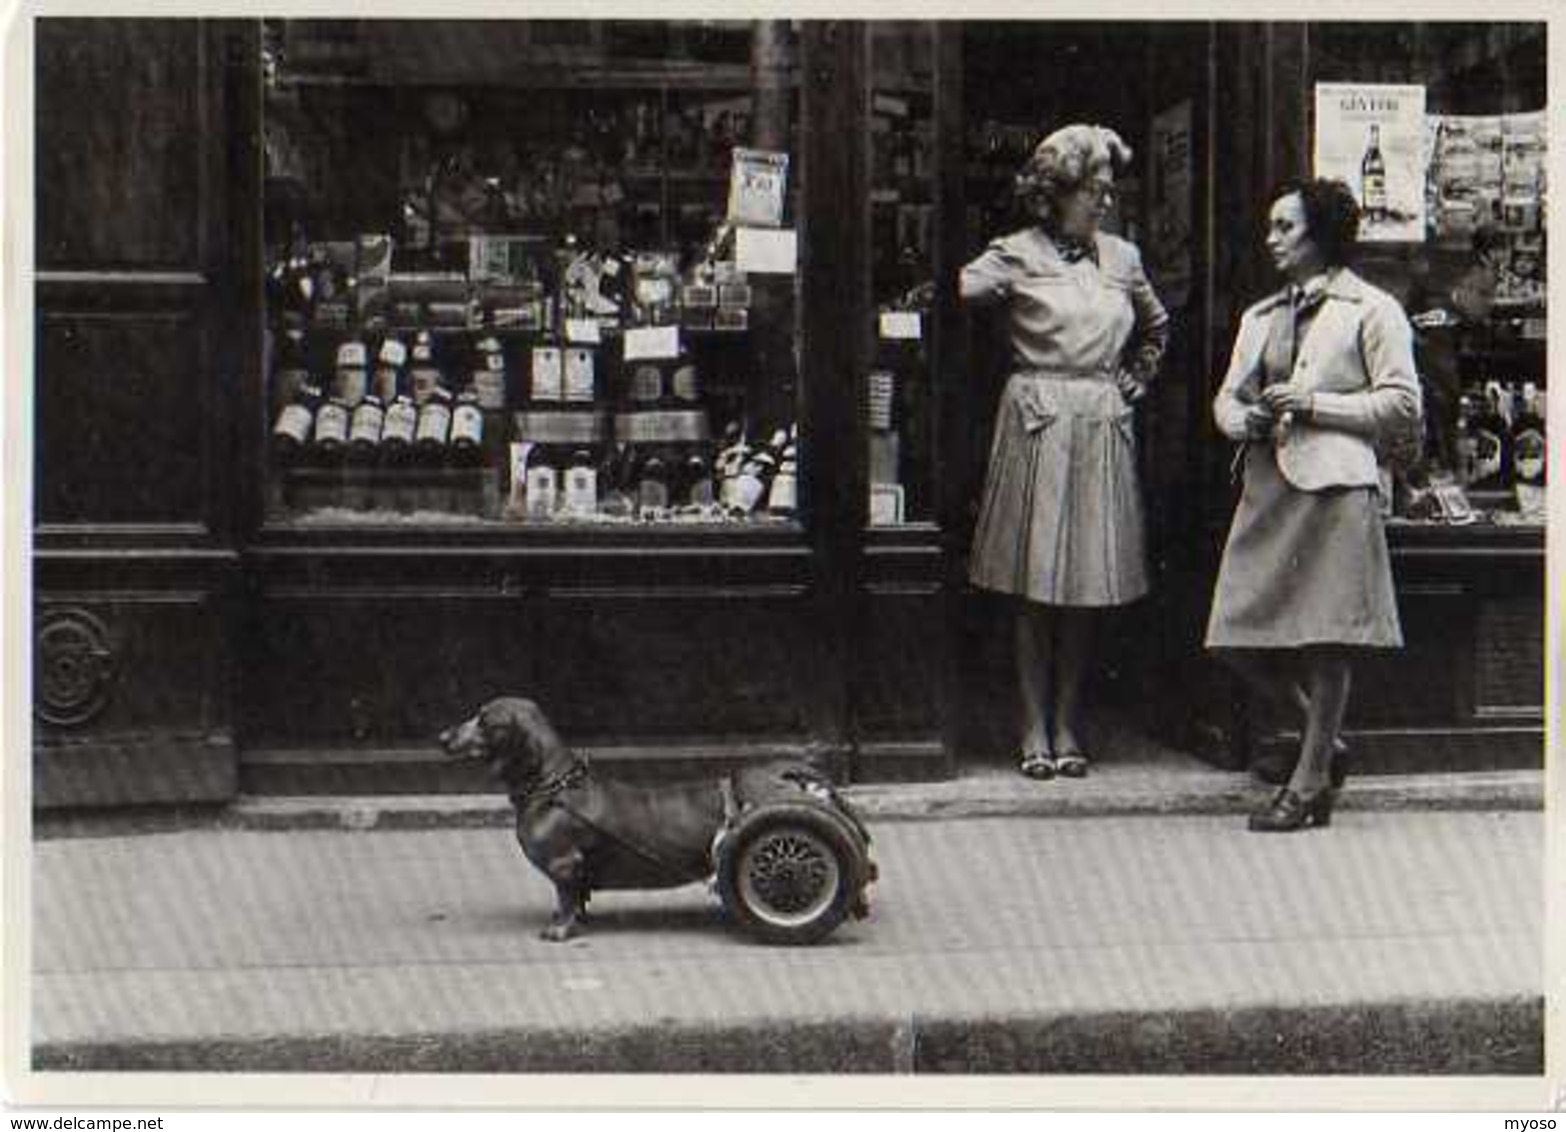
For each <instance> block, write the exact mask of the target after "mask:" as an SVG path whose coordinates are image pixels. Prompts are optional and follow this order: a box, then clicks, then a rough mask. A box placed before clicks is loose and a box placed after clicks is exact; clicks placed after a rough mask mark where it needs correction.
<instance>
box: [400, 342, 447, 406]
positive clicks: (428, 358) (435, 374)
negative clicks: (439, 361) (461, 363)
mask: <svg viewBox="0 0 1566 1132" xmlns="http://www.w3.org/2000/svg"><path fill="white" fill-rule="evenodd" d="M441 385H442V380H441V372H440V367H439V366H438V365H436V364H435V344H434V342H433V341H431V339H430V332H429V331H428V330H421V331H419V335H418V337H417V338H416V339H414V343H413V360H412V361H411V362H410V363H409V366H408V389H409V392H410V393H411V394H412V396H413V403H414V404H415V405H418V406H420V407H421V408H422V407H423V405H424V403H425V402H426V401H428V400H429V398H430V395H431V394H432V393H434V391H435V390H436V389H437V388H439V387H440V386H441Z"/></svg>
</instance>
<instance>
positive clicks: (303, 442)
mask: <svg viewBox="0 0 1566 1132" xmlns="http://www.w3.org/2000/svg"><path fill="white" fill-rule="evenodd" d="M320 404H321V387H320V386H318V385H316V384H315V383H314V382H313V381H311V380H310V375H309V374H308V373H306V374H305V376H304V379H303V380H302V381H300V382H299V383H298V384H297V385H295V386H294V392H293V396H292V397H290V398H289V400H288V402H287V403H286V404H285V405H284V406H283V408H282V411H280V412H279V413H278V414H277V421H276V423H275V424H273V425H272V455H273V458H274V459H276V460H277V462H278V463H279V464H299V463H302V462H303V461H304V459H305V453H306V450H307V448H308V446H309V444H310V438H311V436H312V435H313V434H314V431H315V414H316V410H317V409H318V408H319V407H320Z"/></svg>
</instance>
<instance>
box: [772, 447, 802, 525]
mask: <svg viewBox="0 0 1566 1132" xmlns="http://www.w3.org/2000/svg"><path fill="white" fill-rule="evenodd" d="M768 500H769V503H768V505H769V507H770V509H771V511H772V513H773V514H774V515H792V514H794V513H795V512H796V511H798V510H799V439H798V435H797V430H796V429H794V428H792V427H791V428H790V429H789V430H788V435H787V439H786V440H785V441H784V443H783V447H782V449H781V451H780V452H779V454H778V471H777V475H776V476H774V477H773V479H772V491H771V493H770V495H769V496H768Z"/></svg>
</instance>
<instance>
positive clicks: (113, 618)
mask: <svg viewBox="0 0 1566 1132" xmlns="http://www.w3.org/2000/svg"><path fill="white" fill-rule="evenodd" d="M34 616H35V623H34V626H33V629H34V632H33V642H34V643H33V684H34V687H33V702H34V713H33V715H34V725H35V727H36V728H37V730H38V735H39V738H40V739H44V740H46V741H50V742H58V743H72V742H77V741H85V740H87V739H91V740H92V741H94V742H98V741H103V740H106V739H114V740H127V739H134V738H137V737H145V736H148V735H153V734H157V735H160V736H164V737H172V736H185V737H192V736H195V737H199V736H204V735H206V734H208V733H210V732H212V731H213V730H215V729H218V728H220V727H222V726H223V723H222V715H223V712H222V710H221V709H220V707H219V705H218V704H216V703H215V702H214V698H215V696H217V695H218V694H220V691H221V689H222V687H223V684H224V682H225V675H224V673H225V671H226V663H227V662H226V656H225V654H224V652H223V650H222V648H221V647H220V632H219V628H218V612H217V609H216V606H215V603H214V601H213V600H212V597H211V595H209V594H206V593H197V592H189V593H187V592H182V591H165V592H157V591H146V592H118V593H72V592H70V591H60V590H55V591H52V592H50V593H48V594H47V595H44V596H42V597H40V599H39V601H38V602H37V604H36V606H35V613H34Z"/></svg>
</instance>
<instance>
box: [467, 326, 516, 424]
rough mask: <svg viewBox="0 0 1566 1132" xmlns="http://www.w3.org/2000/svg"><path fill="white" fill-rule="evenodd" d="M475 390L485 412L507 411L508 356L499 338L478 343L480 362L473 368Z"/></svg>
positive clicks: (480, 405) (486, 339)
mask: <svg viewBox="0 0 1566 1132" xmlns="http://www.w3.org/2000/svg"><path fill="white" fill-rule="evenodd" d="M473 392H474V393H475V394H477V396H478V403H479V408H481V409H483V410H484V411H485V412H503V411H505V408H506V404H507V400H508V397H509V393H508V391H507V387H506V356H505V353H504V351H503V350H502V349H501V347H500V342H499V340H497V339H495V338H485V339H484V340H483V341H481V342H480V343H479V344H478V363H477V364H476V365H475V366H474V368H473Z"/></svg>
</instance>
